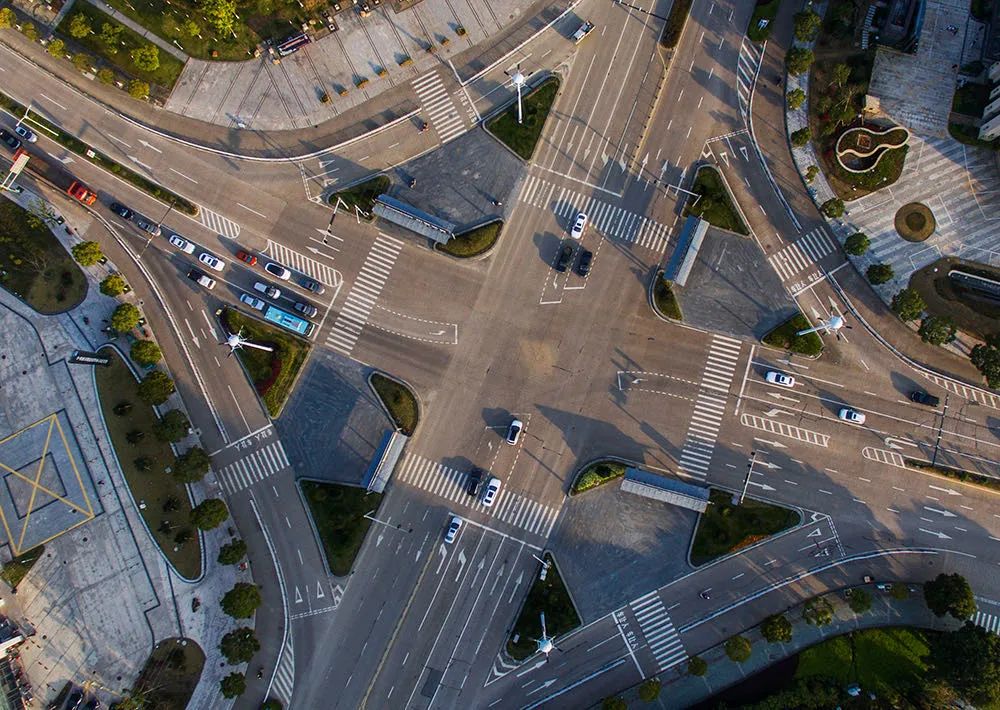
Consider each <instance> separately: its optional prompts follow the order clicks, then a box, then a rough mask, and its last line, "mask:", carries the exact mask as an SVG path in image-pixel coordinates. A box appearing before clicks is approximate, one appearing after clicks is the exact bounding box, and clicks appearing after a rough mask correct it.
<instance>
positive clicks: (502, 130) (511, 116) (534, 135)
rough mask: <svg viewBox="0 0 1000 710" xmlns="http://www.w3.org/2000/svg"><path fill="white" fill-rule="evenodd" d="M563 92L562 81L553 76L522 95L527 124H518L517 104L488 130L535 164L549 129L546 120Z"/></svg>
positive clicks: (513, 104) (496, 117) (502, 114)
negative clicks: (532, 159)
mask: <svg viewBox="0 0 1000 710" xmlns="http://www.w3.org/2000/svg"><path fill="white" fill-rule="evenodd" d="M558 92H559V79H558V78H556V77H555V76H550V77H549V78H547V79H546V80H545V81H543V82H542V83H541V84H539V85H538V86H536V87H535V88H534V89H532V90H531V91H530V92H528V93H527V94H524V95H522V101H521V103H522V113H523V122H522V123H518V122H517V100H516V99H515V100H514V102H513V103H512V104H511V105H510V106H509V107H508V108H507V109H505V110H504V111H503V112H501V113H500V114H498V115H497V116H495V117H493V118H491V119H489V120H488V121H487V122H486V130H487V131H489V132H490V133H492V134H493V136H494V137H496V139H497V140H499V141H500V142H501V143H503V144H504V145H506V146H507V147H508V148H510V149H511V150H512V151H514V153H516V154H517V155H518V156H520V157H521V158H522V159H524V160H526V161H530V160H531V156H532V155H533V154H534V152H535V146H536V145H537V144H538V139H539V138H540V137H541V135H542V129H543V128H544V127H545V119H546V118H548V115H549V110H550V109H551V108H552V104H553V103H554V102H555V100H556V94H557V93H558Z"/></svg>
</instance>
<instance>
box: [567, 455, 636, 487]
mask: <svg viewBox="0 0 1000 710" xmlns="http://www.w3.org/2000/svg"><path fill="white" fill-rule="evenodd" d="M626 468H628V466H626V465H625V464H623V463H622V462H621V461H610V460H608V461H597V462H596V463H592V464H591V465H590V466H587V468H585V469H583V470H582V471H580V473H578V474H577V476H576V480H574V481H573V487H572V488H571V489H570V495H576V494H577V493H583V492H584V491H588V490H590V489H591V488H597V487H598V486H600V485H603V484H605V483H607V482H608V481H614V480H615V479H618V478H621V477H622V476H624V475H625V469H626Z"/></svg>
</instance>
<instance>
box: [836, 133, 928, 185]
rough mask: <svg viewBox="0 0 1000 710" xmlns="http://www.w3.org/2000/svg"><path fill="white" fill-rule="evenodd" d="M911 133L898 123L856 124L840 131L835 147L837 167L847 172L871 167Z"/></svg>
mask: <svg viewBox="0 0 1000 710" xmlns="http://www.w3.org/2000/svg"><path fill="white" fill-rule="evenodd" d="M909 139H910V132H909V131H908V130H906V129H905V128H901V127H899V126H885V127H882V126H873V125H872V124H870V123H869V124H868V125H864V126H855V127H853V128H849V129H847V130H846V131H844V132H843V133H841V134H840V137H839V138H838V139H837V145H836V148H835V151H836V156H837V161H838V163H839V165H840V167H841V168H842V169H844V170H846V171H847V172H850V173H863V172H869V171H872V170H874V169H875V168H877V167H878V164H879V162H881V161H882V160H883V159H891V158H890V157H889V156H890V155H892V153H893V151H894V150H896V149H898V148H902V147H903V146H904V145H906V142H907V141H908V140H909Z"/></svg>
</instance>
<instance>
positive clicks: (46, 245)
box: [0, 199, 87, 315]
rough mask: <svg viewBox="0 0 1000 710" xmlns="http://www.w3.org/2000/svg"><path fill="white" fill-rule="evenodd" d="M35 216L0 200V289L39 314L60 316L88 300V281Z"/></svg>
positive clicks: (45, 226) (39, 214) (40, 216)
mask: <svg viewBox="0 0 1000 710" xmlns="http://www.w3.org/2000/svg"><path fill="white" fill-rule="evenodd" d="M37 212H38V214H32V213H31V212H28V211H27V210H25V209H23V208H21V207H20V206H18V205H16V204H14V203H13V202H11V201H10V200H7V199H0V234H2V235H3V243H4V248H3V250H2V251H0V286H3V287H4V288H5V289H7V290H8V291H10V292H11V293H12V294H14V295H15V296H17V297H18V298H20V299H21V300H23V301H24V302H25V303H27V304H28V305H29V306H31V307H32V308H34V309H35V310H36V311H38V312H39V313H42V314H44V315H48V314H52V313H62V312H63V311H68V310H70V309H72V308H75V307H76V306H78V305H80V303H81V302H82V301H83V299H84V298H85V297H86V296H87V278H86V276H84V274H83V272H82V271H81V270H80V267H79V266H77V265H76V262H74V261H73V259H72V257H70V255H69V252H67V251H66V250H65V249H64V248H63V245H62V244H61V243H60V242H59V240H58V239H56V236H55V235H54V234H53V233H52V231H51V230H50V229H49V227H48V225H46V224H45V220H44V215H43V214H42V210H41V209H39V210H37Z"/></svg>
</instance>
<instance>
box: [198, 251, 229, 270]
mask: <svg viewBox="0 0 1000 710" xmlns="http://www.w3.org/2000/svg"><path fill="white" fill-rule="evenodd" d="M198 261H200V262H201V263H202V264H204V265H205V266H208V267H210V268H213V269H215V270H216V271H222V269H223V268H224V267H225V266H226V262H224V261H223V260H222V259H220V258H219V257H217V256H212V255H211V254H209V253H208V252H207V251H203V252H202V253H201V254H199V255H198Z"/></svg>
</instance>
